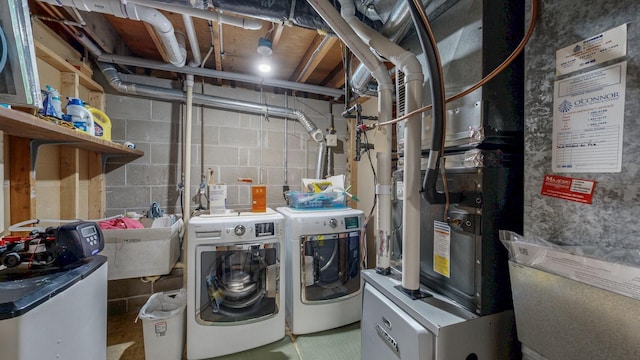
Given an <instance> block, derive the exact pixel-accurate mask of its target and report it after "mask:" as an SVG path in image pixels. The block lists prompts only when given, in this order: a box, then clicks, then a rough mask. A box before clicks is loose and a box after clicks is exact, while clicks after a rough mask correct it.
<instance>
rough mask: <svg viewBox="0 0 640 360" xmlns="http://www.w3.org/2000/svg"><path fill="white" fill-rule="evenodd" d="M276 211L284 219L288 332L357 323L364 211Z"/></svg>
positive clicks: (360, 308)
mask: <svg viewBox="0 0 640 360" xmlns="http://www.w3.org/2000/svg"><path fill="white" fill-rule="evenodd" d="M276 210H277V211H278V212H280V213H281V214H282V215H284V217H285V239H286V240H285V279H286V286H285V289H286V290H285V293H286V301H285V304H286V305H285V308H286V322H287V325H288V327H289V330H290V331H291V333H293V334H307V333H313V332H318V331H323V330H328V329H333V328H337V327H340V326H344V325H348V324H351V323H354V322H357V321H359V320H360V317H361V311H362V300H361V288H362V280H361V278H360V264H361V251H360V237H361V227H362V221H363V218H364V214H363V212H362V211H360V210H357V209H351V208H340V209H327V210H303V209H294V208H290V207H280V208H277V209H276Z"/></svg>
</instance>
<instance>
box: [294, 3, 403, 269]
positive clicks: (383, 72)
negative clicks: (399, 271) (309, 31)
mask: <svg viewBox="0 0 640 360" xmlns="http://www.w3.org/2000/svg"><path fill="white" fill-rule="evenodd" d="M307 1H308V2H309V4H311V6H312V7H313V8H314V9H315V10H316V12H318V14H319V15H320V17H322V18H323V20H324V21H325V22H326V23H327V24H328V25H329V27H331V29H332V30H333V31H334V32H335V33H336V35H338V37H339V38H340V39H341V40H342V41H343V42H344V43H345V44H346V45H347V47H348V48H349V50H351V52H352V53H353V54H354V55H355V56H356V57H357V58H358V59H359V60H360V62H361V63H362V64H364V66H365V67H366V68H367V69H369V71H371V73H372V75H373V77H374V78H375V79H376V80H377V81H378V114H379V116H378V118H380V119H383V118H384V119H391V115H392V107H393V89H394V86H393V82H392V81H391V77H390V76H389V72H388V71H387V67H386V66H385V65H384V64H383V63H382V62H381V61H379V60H378V58H376V56H375V55H374V54H373V53H372V52H371V51H370V49H369V47H368V46H367V45H366V44H365V43H363V42H362V41H361V40H360V39H359V37H358V35H357V34H356V33H355V32H354V30H353V29H352V28H351V27H350V26H349V24H347V22H346V21H345V20H344V19H343V18H342V17H341V16H340V14H339V13H338V11H337V10H336V9H335V7H333V5H331V4H330V3H329V1H327V0H307ZM345 5H348V4H346V3H345ZM351 5H353V4H351ZM354 11H355V10H354ZM385 136H386V142H385V143H386V144H387V145H386V146H387V148H386V149H384V150H385V151H386V152H387V153H388V154H389V155H390V152H391V131H387V133H386V134H385ZM357 151H360V150H359V149H357ZM381 154H382V153H380V152H378V154H377V166H378V169H379V170H382V174H383V176H386V174H389V176H388V177H389V179H388V181H385V180H381V179H379V181H381V182H380V183H379V184H376V196H378V198H380V196H381V195H382V197H384V196H385V194H386V193H389V195H390V192H391V186H390V185H391V176H390V169H391V157H390V156H386V155H383V154H382V155H381ZM385 173H386V174H385ZM384 202H385V201H384V200H383V204H382V206H388V207H389V210H388V215H389V216H388V219H387V215H384V214H381V213H380V204H379V205H378V207H377V208H376V211H377V216H376V221H377V230H378V234H377V235H376V258H377V260H381V263H376V271H378V272H382V273H385V272H387V271H390V266H389V259H388V251H389V250H388V248H389V240H388V239H389V238H388V236H386V240H385V239H384V238H385V234H384V233H385V230H383V232H382V233H380V230H381V229H388V230H386V232H387V234H388V233H390V229H391V215H390V214H391V210H390V207H391V204H390V198H389V203H388V205H387V204H384ZM385 211H386V210H385ZM366 221H368V219H366V220H365V222H366ZM381 237H382V239H381ZM385 247H386V249H385ZM381 248H382V249H383V250H382V251H381ZM379 251H381V253H379ZM384 253H387V256H386V260H384V257H381V256H378V255H380V254H384ZM385 261H386V262H385Z"/></svg>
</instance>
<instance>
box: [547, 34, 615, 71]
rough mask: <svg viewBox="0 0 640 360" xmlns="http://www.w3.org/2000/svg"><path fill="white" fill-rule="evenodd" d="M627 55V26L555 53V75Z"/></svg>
mask: <svg viewBox="0 0 640 360" xmlns="http://www.w3.org/2000/svg"><path fill="white" fill-rule="evenodd" d="M625 55H627V24H622V25H620V26H618V27H616V28H613V29H611V30H609V31H605V32H603V33H601V34H598V35H595V36H592V37H590V38H588V39H585V40H582V41H580V42H577V43H575V44H571V45H569V46H567V47H564V48H562V49H560V50H557V51H556V75H563V74H568V73H570V72H574V71H577V70H581V69H584V68H587V67H590V66H594V65H597V64H602V63H603V62H605V61H609V60H611V59H616V58H619V57H622V56H625Z"/></svg>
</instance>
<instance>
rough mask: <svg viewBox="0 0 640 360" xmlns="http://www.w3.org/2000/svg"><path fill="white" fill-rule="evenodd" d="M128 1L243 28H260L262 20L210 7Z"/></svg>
mask: <svg viewBox="0 0 640 360" xmlns="http://www.w3.org/2000/svg"><path fill="white" fill-rule="evenodd" d="M128 2H131V3H135V4H140V5H144V6H148V7H152V8H155V9H160V10H166V11H171V12H175V13H178V14H183V15H188V16H191V17H195V18H199V19H204V20H211V21H215V22H217V23H221V24H227V25H231V26H235V27H239V28H242V29H245V30H260V29H262V22H261V21H260V20H257V19H248V18H243V17H237V16H231V15H227V14H222V13H219V12H217V11H216V10H214V9H211V8H210V9H208V10H200V9H196V8H193V7H191V8H190V7H187V6H180V5H173V4H170V3H165V2H161V1H153V0H128Z"/></svg>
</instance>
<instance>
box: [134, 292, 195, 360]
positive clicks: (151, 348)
mask: <svg viewBox="0 0 640 360" xmlns="http://www.w3.org/2000/svg"><path fill="white" fill-rule="evenodd" d="M186 305H187V299H186V291H185V289H181V290H180V291H179V292H178V293H173V294H172V293H155V294H153V295H151V296H150V297H149V300H147V303H146V304H144V306H143V307H142V308H141V309H140V312H139V313H138V318H139V319H142V332H143V336H144V356H145V358H146V359H153V360H180V359H182V351H183V350H182V349H183V347H184V333H185V331H184V328H185V318H184V309H185V307H186Z"/></svg>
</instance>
